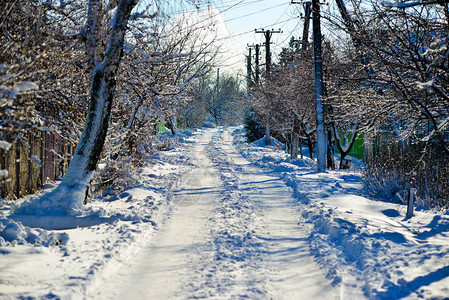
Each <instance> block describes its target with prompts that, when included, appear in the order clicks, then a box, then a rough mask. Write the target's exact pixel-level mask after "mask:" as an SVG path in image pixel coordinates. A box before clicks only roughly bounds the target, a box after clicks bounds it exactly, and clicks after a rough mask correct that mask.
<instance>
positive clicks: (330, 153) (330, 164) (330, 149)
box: [327, 126, 335, 170]
mask: <svg viewBox="0 0 449 300" xmlns="http://www.w3.org/2000/svg"><path fill="white" fill-rule="evenodd" d="M333 130H334V128H333V127H332V126H331V127H330V128H329V130H328V131H327V168H328V169H331V170H335V158H334V153H335V138H334V133H333Z"/></svg>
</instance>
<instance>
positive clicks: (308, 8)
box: [302, 2, 312, 51]
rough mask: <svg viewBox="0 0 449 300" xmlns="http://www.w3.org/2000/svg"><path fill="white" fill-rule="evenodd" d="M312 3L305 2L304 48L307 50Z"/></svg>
mask: <svg viewBox="0 0 449 300" xmlns="http://www.w3.org/2000/svg"><path fill="white" fill-rule="evenodd" d="M311 5H312V3H310V2H307V3H306V4H304V9H305V14H304V28H303V31H302V50H303V51H306V50H307V48H308V47H309V24H310V15H311V13H312V8H311Z"/></svg>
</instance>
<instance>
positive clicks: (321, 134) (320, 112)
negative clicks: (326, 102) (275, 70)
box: [312, 0, 326, 172]
mask: <svg viewBox="0 0 449 300" xmlns="http://www.w3.org/2000/svg"><path fill="white" fill-rule="evenodd" d="M312 13H313V15H312V20H313V63H314V68H315V104H316V140H317V147H316V148H317V167H318V172H324V171H325V170H326V133H325V131H324V109H323V60H322V56H321V23H320V3H319V0H312Z"/></svg>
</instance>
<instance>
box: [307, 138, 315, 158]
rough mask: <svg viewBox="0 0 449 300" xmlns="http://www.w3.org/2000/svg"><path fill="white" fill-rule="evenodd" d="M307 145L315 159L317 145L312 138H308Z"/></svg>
mask: <svg viewBox="0 0 449 300" xmlns="http://www.w3.org/2000/svg"><path fill="white" fill-rule="evenodd" d="M307 146H308V147H309V153H310V158H311V159H315V145H314V143H313V140H312V139H311V138H308V139H307Z"/></svg>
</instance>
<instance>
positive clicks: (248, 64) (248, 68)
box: [246, 47, 252, 115]
mask: <svg viewBox="0 0 449 300" xmlns="http://www.w3.org/2000/svg"><path fill="white" fill-rule="evenodd" d="M251 50H252V49H251V47H249V48H248V56H247V57H246V102H247V113H248V115H249V114H250V105H249V103H250V87H251V73H252V72H251Z"/></svg>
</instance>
